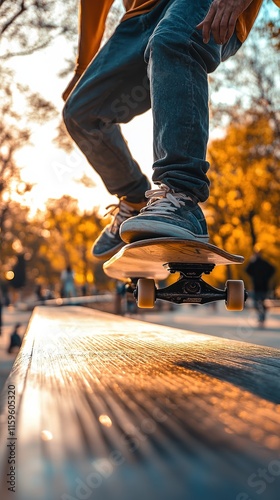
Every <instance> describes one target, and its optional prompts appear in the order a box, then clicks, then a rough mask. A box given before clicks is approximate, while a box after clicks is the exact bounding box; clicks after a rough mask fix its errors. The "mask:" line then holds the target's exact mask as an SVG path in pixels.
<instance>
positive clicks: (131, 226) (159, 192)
mask: <svg viewBox="0 0 280 500" xmlns="http://www.w3.org/2000/svg"><path fill="white" fill-rule="evenodd" d="M145 195H146V197H147V198H150V200H149V202H148V204H147V205H146V206H145V207H144V208H142V210H141V212H140V214H139V215H137V216H136V217H132V218H130V219H128V220H126V221H125V222H123V224H122V225H121V227H120V235H121V238H122V239H123V241H125V242H126V243H131V242H133V241H138V240H143V239H146V238H159V237H168V236H169V237H174V238H183V239H187V240H197V241H201V242H204V243H207V242H208V240H209V235H208V232H207V224H206V221H205V217H204V215H203V212H202V210H201V208H200V207H199V206H198V205H197V203H196V202H195V201H194V200H193V198H192V197H191V196H188V195H187V194H185V193H179V192H176V191H174V190H173V189H170V188H169V187H168V186H166V185H165V184H160V186H159V187H158V188H156V189H151V190H150V191H146V193H145Z"/></svg>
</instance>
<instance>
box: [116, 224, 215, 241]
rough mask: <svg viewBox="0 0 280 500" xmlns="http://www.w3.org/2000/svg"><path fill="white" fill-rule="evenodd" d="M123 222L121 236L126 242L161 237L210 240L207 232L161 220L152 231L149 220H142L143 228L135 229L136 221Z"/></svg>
mask: <svg viewBox="0 0 280 500" xmlns="http://www.w3.org/2000/svg"><path fill="white" fill-rule="evenodd" d="M153 222H155V221H153ZM123 224H124V225H125V227H124V228H123V227H122V226H121V227H120V236H121V238H122V240H123V241H125V242H126V243H133V242H134V241H139V240H145V239H148V238H159V237H160V238H164V237H173V238H182V239H185V240H196V241H200V242H202V243H208V241H209V236H208V235H207V234H203V235H198V234H195V233H192V232H191V231H189V230H188V229H184V228H182V227H180V226H174V225H172V224H166V223H165V222H160V221H159V222H156V227H155V228H154V229H153V231H151V223H150V222H147V221H141V228H139V229H135V226H134V222H131V224H130V221H129V220H128V221H126V222H124V223H123ZM129 226H132V227H129ZM133 226H134V227H133Z"/></svg>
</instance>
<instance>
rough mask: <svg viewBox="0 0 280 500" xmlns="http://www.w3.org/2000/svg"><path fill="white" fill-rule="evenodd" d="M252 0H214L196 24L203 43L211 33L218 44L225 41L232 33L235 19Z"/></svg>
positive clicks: (207, 40) (206, 41)
mask: <svg viewBox="0 0 280 500" xmlns="http://www.w3.org/2000/svg"><path fill="white" fill-rule="evenodd" d="M251 3H252V0H214V1H213V2H212V5H211V6H210V9H209V11H208V13H207V15H206V17H205V18H204V19H203V21H201V23H199V24H198V25H197V29H200V30H202V36H203V41H204V43H208V42H209V40H210V35H211V34H212V35H213V37H214V40H215V42H216V43H218V44H221V45H222V44H224V43H226V42H227V41H228V40H229V39H230V37H231V36H232V35H233V33H234V29H235V25H236V21H237V19H238V17H239V16H240V14H242V12H243V11H244V10H245V9H247V7H248V6H249V5H250V4H251Z"/></svg>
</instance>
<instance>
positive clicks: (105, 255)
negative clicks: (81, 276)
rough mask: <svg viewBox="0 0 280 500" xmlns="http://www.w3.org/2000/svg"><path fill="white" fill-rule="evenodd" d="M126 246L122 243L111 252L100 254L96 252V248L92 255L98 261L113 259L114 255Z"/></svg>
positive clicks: (92, 250)
mask: <svg viewBox="0 0 280 500" xmlns="http://www.w3.org/2000/svg"><path fill="white" fill-rule="evenodd" d="M124 245H125V243H124V242H123V243H120V244H119V245H118V246H116V247H114V248H112V249H111V250H107V251H106V252H103V253H98V254H97V253H95V252H94V248H93V247H92V249H91V253H92V255H93V257H95V258H96V259H100V260H108V259H110V258H111V257H113V255H115V253H117V252H118V251H119V250H120V249H121V248H122V247H123V246H124Z"/></svg>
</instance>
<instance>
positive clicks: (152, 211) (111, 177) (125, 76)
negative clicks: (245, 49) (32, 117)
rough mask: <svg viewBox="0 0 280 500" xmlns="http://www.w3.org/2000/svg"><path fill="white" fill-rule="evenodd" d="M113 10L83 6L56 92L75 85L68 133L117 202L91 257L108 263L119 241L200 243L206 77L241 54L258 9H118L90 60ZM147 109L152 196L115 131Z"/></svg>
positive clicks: (138, 1)
mask: <svg viewBox="0 0 280 500" xmlns="http://www.w3.org/2000/svg"><path fill="white" fill-rule="evenodd" d="M112 3H113V0H100V1H99V2H93V1H92V0H83V1H82V2H81V17H80V42H79V55H78V60H77V68H76V74H75V76H74V78H73V79H72V80H71V82H70V84H69V85H68V87H67V89H66V91H65V93H64V98H66V97H67V96H68V95H69V93H70V91H71V90H72V88H73V87H74V85H75V84H76V83H77V81H78V83H77V85H76V86H75V87H74V90H73V91H72V93H71V95H70V97H69V98H68V100H67V102H66V106H65V109H64V119H65V123H66V126H67V129H68V131H69V133H70V135H71V136H72V138H73V139H74V141H75V142H76V143H77V145H78V146H79V148H80V149H81V150H82V151H83V153H84V154H85V156H86V157H87V159H88V161H89V163H90V164H91V165H92V166H93V167H94V169H95V170H96V171H97V172H98V174H99V175H100V176H101V178H102V179H103V181H104V184H105V186H106V187H107V189H108V191H109V192H110V193H111V194H115V195H116V196H117V197H118V199H119V203H118V205H116V207H115V208H114V210H113V211H112V215H113V220H112V223H111V224H109V225H108V226H107V227H106V228H105V229H104V230H103V232H102V233H101V235H100V236H99V238H98V239H97V240H96V242H95V243H94V245H93V254H94V255H95V256H96V257H99V258H103V259H107V258H108V257H110V256H111V255H112V254H113V253H115V252H116V251H117V250H118V249H119V248H120V247H121V246H123V245H124V241H125V242H131V241H134V240H137V239H143V238H147V237H159V236H174V237H181V238H188V239H195V240H198V241H202V242H207V241H208V232H207V225H206V221H205V218H204V215H203V212H202V210H201V208H200V206H199V203H200V202H204V201H205V200H206V199H207V198H208V195H209V180H208V177H207V170H208V168H209V164H208V162H207V161H206V159H205V157H206V147H207V141H208V81H207V75H208V73H211V72H213V71H214V70H215V69H216V68H217V67H218V66H219V64H220V62H221V61H224V60H226V59H227V58H228V57H230V56H232V55H233V54H235V53H236V52H237V50H238V49H239V48H240V47H241V45H242V43H243V42H244V41H245V39H246V37H247V35H248V33H249V31H250V29H251V27H252V25H253V23H254V21H255V19H256V16H257V14H258V11H259V9H260V7H261V4H262V0H227V1H225V0H214V1H212V0H197V1H196V2H194V1H193V0H124V5H125V7H126V14H125V16H124V17H123V19H122V21H121V23H120V24H119V26H118V27H117V29H116V31H115V32H114V34H113V35H112V37H111V38H110V40H109V41H108V42H107V43H106V44H105V45H104V47H103V48H102V49H101V50H100V51H99V52H98V50H99V46H100V42H101V39H102V35H103V33H104V29H105V20H106V17H107V14H108V12H109V9H110V7H111V5H112ZM274 3H276V4H277V5H278V6H279V7H280V0H274ZM97 52H98V53H97ZM92 58H93V60H92ZM91 60H92V62H90V61H91ZM81 74H82V76H81V78H80V79H79V77H80V75H81ZM150 107H151V108H152V114H153V122H154V136H153V143H154V164H153V177H152V180H153V182H154V183H155V184H156V185H157V186H156V188H155V189H150V184H149V181H148V179H147V178H146V177H145V176H144V175H143V173H142V172H141V170H140V167H139V165H138V164H137V163H136V161H135V160H134V159H133V158H132V156H131V153H130V151H129V149H128V146H127V144H126V142H125V140H124V138H123V136H122V134H121V131H120V127H119V125H118V124H119V123H127V122H128V121H130V120H131V119H132V118H133V117H134V116H136V115H139V114H141V113H143V112H145V111H147V110H148V109H149V108H150ZM139 141H141V137H139ZM147 199H148V200H149V201H148V204H147V205H146V202H147ZM143 207H144V208H143ZM140 209H142V210H141V213H139V211H140Z"/></svg>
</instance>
